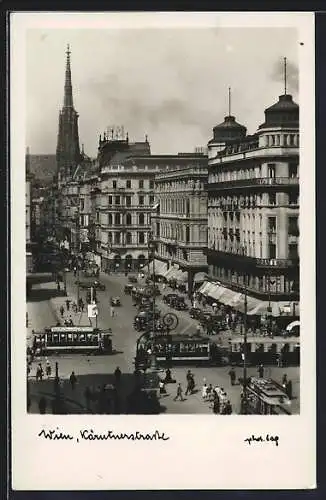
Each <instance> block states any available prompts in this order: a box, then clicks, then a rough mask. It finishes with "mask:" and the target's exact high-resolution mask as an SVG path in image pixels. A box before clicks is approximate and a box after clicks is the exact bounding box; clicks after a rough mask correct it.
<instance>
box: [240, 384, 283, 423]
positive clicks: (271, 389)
mask: <svg viewBox="0 0 326 500" xmlns="http://www.w3.org/2000/svg"><path fill="white" fill-rule="evenodd" d="M246 406H247V411H246V413H248V414H253V415H291V400H290V399H289V397H288V396H287V394H286V393H285V391H284V389H283V387H282V386H281V385H280V384H278V383H277V382H275V380H272V379H264V378H256V377H251V378H250V379H249V381H248V384H247V405H246Z"/></svg>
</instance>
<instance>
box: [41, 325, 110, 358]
mask: <svg viewBox="0 0 326 500" xmlns="http://www.w3.org/2000/svg"><path fill="white" fill-rule="evenodd" d="M33 350H34V352H37V350H39V351H40V354H44V355H45V354H46V355H48V354H51V353H55V354H58V353H64V352H70V353H81V352H83V353H85V354H88V353H97V354H111V353H112V339H111V331H110V330H107V331H106V330H99V329H98V328H93V327H91V326H53V327H52V328H46V329H45V330H44V331H43V332H41V333H34V339H33Z"/></svg>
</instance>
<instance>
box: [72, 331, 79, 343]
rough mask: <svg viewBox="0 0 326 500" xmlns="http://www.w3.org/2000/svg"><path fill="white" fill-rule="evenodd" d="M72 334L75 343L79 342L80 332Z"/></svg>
mask: <svg viewBox="0 0 326 500" xmlns="http://www.w3.org/2000/svg"><path fill="white" fill-rule="evenodd" d="M72 336H73V340H74V343H75V342H78V333H73V334H72Z"/></svg>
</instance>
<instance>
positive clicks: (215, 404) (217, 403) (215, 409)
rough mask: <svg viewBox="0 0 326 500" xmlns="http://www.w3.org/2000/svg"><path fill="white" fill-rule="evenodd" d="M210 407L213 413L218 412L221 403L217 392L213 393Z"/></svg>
mask: <svg viewBox="0 0 326 500" xmlns="http://www.w3.org/2000/svg"><path fill="white" fill-rule="evenodd" d="M212 408H213V413H214V414H215V415H218V414H219V413H220V408H221V403H220V398H219V397H218V395H217V394H215V398H214V401H213V406H212Z"/></svg>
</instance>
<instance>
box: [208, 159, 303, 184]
mask: <svg viewBox="0 0 326 500" xmlns="http://www.w3.org/2000/svg"><path fill="white" fill-rule="evenodd" d="M285 167H287V168H285ZM298 175H299V165H298V164H297V163H289V164H288V165H287V166H285V165H283V164H280V165H276V164H275V163H268V164H267V167H262V166H261V165H260V166H258V167H251V168H246V169H240V170H222V171H221V172H218V173H212V174H210V175H209V183H218V182H227V181H238V180H244V179H257V178H258V179H260V178H262V177H268V178H270V179H275V178H276V177H289V178H290V179H295V178H297V177H298Z"/></svg>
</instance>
